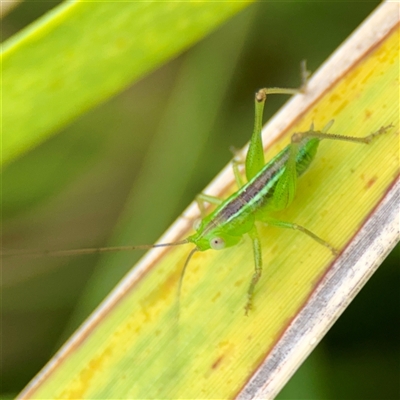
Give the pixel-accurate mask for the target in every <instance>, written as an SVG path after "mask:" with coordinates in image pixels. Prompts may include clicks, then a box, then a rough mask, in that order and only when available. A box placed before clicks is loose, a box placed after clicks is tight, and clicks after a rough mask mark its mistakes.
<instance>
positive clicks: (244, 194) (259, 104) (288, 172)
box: [36, 66, 392, 315]
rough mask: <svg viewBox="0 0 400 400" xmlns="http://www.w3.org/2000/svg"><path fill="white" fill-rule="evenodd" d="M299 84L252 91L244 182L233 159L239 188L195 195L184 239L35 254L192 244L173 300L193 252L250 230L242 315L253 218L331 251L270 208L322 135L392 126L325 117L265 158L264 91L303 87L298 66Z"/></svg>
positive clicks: (289, 195) (281, 202) (282, 205)
mask: <svg viewBox="0 0 400 400" xmlns="http://www.w3.org/2000/svg"><path fill="white" fill-rule="evenodd" d="M302 76H303V86H302V87H301V88H300V89H283V88H264V89H260V90H259V91H258V92H257V93H256V95H255V125H254V130H253V134H252V136H251V139H250V144H249V148H248V151H247V155H246V159H245V162H244V164H245V175H246V180H247V182H243V179H242V176H241V174H240V171H239V165H240V162H239V161H238V160H237V159H236V158H234V160H233V163H232V166H233V172H234V176H235V180H236V183H237V186H238V188H239V189H238V191H237V192H235V193H233V194H232V195H231V196H230V197H228V198H227V199H226V200H222V199H219V198H217V197H213V196H210V195H207V194H203V193H202V194H199V195H198V196H197V197H196V201H197V203H198V206H199V209H200V213H201V218H200V219H199V220H198V221H196V223H195V226H194V229H195V233H194V234H192V235H190V236H188V237H187V238H186V239H184V240H181V241H178V242H173V243H160V244H154V245H140V246H122V247H111V248H99V249H81V250H61V251H48V252H37V253H36V254H37V255H46V254H47V255H53V256H64V255H72V254H89V253H95V252H108V251H119V250H135V249H148V248H153V247H165V246H176V245H182V244H190V243H192V244H194V246H195V247H194V248H193V249H192V250H191V251H190V253H189V255H188V256H187V258H186V261H185V263H184V265H183V268H182V272H181V276H180V280H179V286H178V302H179V298H180V292H181V287H182V282H183V278H184V275H185V271H186V269H187V267H188V265H189V262H190V260H191V258H192V256H193V255H194V254H195V253H196V252H198V251H206V250H209V249H213V250H221V249H224V248H228V247H232V246H235V245H236V244H238V243H239V241H240V240H241V239H242V237H243V236H244V235H246V234H247V235H249V237H250V239H251V242H252V247H253V256H254V272H253V275H252V278H251V280H250V283H249V287H248V291H247V302H246V305H245V314H246V315H247V314H248V313H249V311H250V310H251V308H252V306H253V297H254V290H255V287H256V285H257V283H258V281H259V280H260V277H261V274H262V267H263V266H262V250H261V238H260V235H259V233H258V230H257V223H263V224H266V225H270V226H276V227H280V228H285V229H292V230H297V231H300V232H303V233H304V234H306V235H307V236H309V237H310V238H312V239H314V240H315V241H316V242H318V243H319V244H321V245H323V246H325V247H326V248H327V249H329V250H330V251H331V252H332V254H333V255H334V256H336V255H337V254H338V250H337V249H335V248H334V247H333V246H331V245H330V244H329V243H328V242H326V241H325V240H323V239H322V238H320V237H319V236H317V235H316V234H315V233H313V232H311V231H309V230H308V229H306V228H305V227H303V226H300V225H298V224H296V223H292V222H288V221H282V220H279V219H275V218H274V217H273V213H274V212H275V211H280V210H283V209H286V208H287V207H288V206H289V205H290V204H291V203H292V201H293V199H294V196H295V193H296V187H297V180H298V178H299V177H300V176H301V175H302V174H303V173H304V172H305V171H306V170H307V169H308V168H309V166H310V165H311V163H312V162H313V160H314V158H315V155H316V153H317V150H318V146H319V143H320V142H321V140H324V139H330V140H341V141H346V142H354V143H363V144H369V143H371V142H372V141H373V140H374V139H375V138H376V137H378V136H379V135H382V134H384V133H385V132H387V130H388V129H389V128H390V127H392V125H388V126H386V127H381V128H380V129H379V130H377V131H376V132H373V133H371V134H370V135H368V136H365V137H361V138H360V137H354V136H342V135H337V134H332V133H328V130H329V129H330V128H331V126H332V124H333V120H332V121H330V122H329V123H328V124H327V125H326V126H325V127H324V128H323V129H321V130H315V129H314V126H313V125H311V127H310V129H309V130H308V131H306V132H297V133H294V134H293V135H292V137H291V143H290V144H289V145H288V146H287V147H285V148H284V149H283V150H282V151H281V152H280V153H279V154H277V155H276V156H275V157H274V158H273V159H272V160H270V161H269V162H267V163H265V160H264V152H263V142H262V136H261V130H262V118H263V110H264V105H265V102H266V99H267V96H268V95H270V94H289V95H292V94H296V93H299V92H301V91H303V90H304V87H305V83H306V79H307V74H306V72H305V66H303V75H302ZM205 203H210V204H213V205H215V206H216V208H215V210H214V211H212V212H211V213H210V214H208V215H207V213H206V209H205V205H204V204H205Z"/></svg>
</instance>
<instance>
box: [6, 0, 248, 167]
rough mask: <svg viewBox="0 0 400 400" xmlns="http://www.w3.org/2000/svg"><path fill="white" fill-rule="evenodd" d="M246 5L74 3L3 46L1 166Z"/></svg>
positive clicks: (207, 3) (228, 3)
mask: <svg viewBox="0 0 400 400" xmlns="http://www.w3.org/2000/svg"><path fill="white" fill-rule="evenodd" d="M246 5H248V3H241V2H196V3H192V2H141V1H139V2H67V3H64V4H62V5H60V6H58V7H57V8H55V9H54V10H52V11H51V12H49V13H48V14H47V15H45V16H44V17H42V18H41V19H39V20H38V21H36V22H35V23H34V24H32V25H31V26H29V27H28V28H26V29H24V30H23V31H22V32H20V33H19V34H18V35H15V36H14V37H12V38H10V39H9V40H8V41H6V42H5V43H4V44H3V53H2V130H3V143H2V146H3V148H2V162H3V163H9V162H10V161H12V160H13V159H14V158H15V157H18V156H20V155H22V154H23V153H24V152H26V151H28V150H29V149H30V148H31V147H33V146H36V145H38V144H39V143H41V142H42V141H44V140H45V139H46V138H47V137H49V136H50V135H51V134H53V133H55V131H56V130H59V129H61V128H62V127H64V126H65V125H66V124H68V123H69V122H70V121H72V120H73V119H74V118H76V117H78V116H79V115H81V114H82V113H83V112H85V111H87V110H88V109H90V108H92V107H93V106H95V105H96V104H99V103H100V102H102V101H104V100H105V99H107V98H109V97H110V96H112V95H114V94H115V93H117V92H118V91H120V90H122V89H123V88H124V87H126V86H127V85H129V84H130V83H132V82H134V81H135V80H137V79H139V78H140V77H142V76H143V75H145V74H146V73H149V72H150V71H152V70H153V69H154V68H157V67H158V66H159V65H161V63H163V62H165V61H166V60H168V59H170V58H171V57H174V56H176V55H177V54H179V53H180V52H182V51H183V50H185V49H186V48H188V47H189V46H190V45H193V44H194V43H195V42H197V41H198V40H200V39H201V38H203V37H204V36H205V35H206V34H207V33H209V32H210V31H211V30H212V29H214V28H215V27H216V26H218V25H219V24H221V22H223V21H224V20H226V19H227V18H229V17H230V16H232V15H233V14H234V13H236V12H238V11H239V10H240V9H242V8H243V7H245V6H246Z"/></svg>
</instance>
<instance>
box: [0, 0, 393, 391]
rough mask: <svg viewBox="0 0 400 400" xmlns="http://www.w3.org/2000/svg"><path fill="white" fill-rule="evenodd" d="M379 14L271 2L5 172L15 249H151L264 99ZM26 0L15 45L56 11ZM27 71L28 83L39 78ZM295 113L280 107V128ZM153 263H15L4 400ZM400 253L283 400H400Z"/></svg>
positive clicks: (8, 296)
mask: <svg viewBox="0 0 400 400" xmlns="http://www.w3.org/2000/svg"><path fill="white" fill-rule="evenodd" d="M378 4H379V1H368V2H366V1H365V2H360V1H358V2H271V3H269V2H262V3H257V4H253V5H251V6H249V7H248V8H247V9H245V10H244V11H243V12H241V13H240V14H238V15H236V16H235V17H234V18H232V19H231V20H230V21H228V22H227V23H225V24H224V25H222V26H221V27H220V28H219V29H218V30H216V31H215V32H214V33H212V34H211V35H210V36H208V37H207V38H206V39H205V40H203V41H202V42H200V43H198V44H197V45H195V46H194V47H193V48H191V49H190V50H188V51H186V52H185V53H184V54H182V55H180V56H179V57H178V58H176V59H174V60H172V61H171V62H169V63H168V64H166V65H164V66H163V67H162V68H159V69H158V70H156V71H154V72H153V73H152V74H150V75H148V76H147V77H145V78H144V79H142V80H141V81H140V82H138V83H136V84H135V85H133V86H131V87H129V88H127V89H126V90H125V91H124V92H123V93H120V94H119V95H118V96H116V97H114V98H113V99H111V100H110V101H108V102H107V103H105V104H102V105H100V106H98V107H97V108H95V109H93V110H91V111H90V112H88V113H87V114H85V115H84V116H82V117H81V118H79V119H78V120H76V121H74V122H73V123H72V124H71V125H69V126H68V127H66V128H65V129H63V130H62V131H60V132H59V134H58V135H56V136H54V137H53V138H52V139H50V140H48V141H47V142H46V143H44V144H42V145H41V146H40V147H38V148H36V149H35V150H34V151H32V152H30V153H29V154H27V155H25V156H24V157H23V158H20V159H18V160H17V161H15V162H14V163H12V164H11V165H9V166H7V168H5V170H4V171H3V192H2V206H3V237H2V240H3V246H4V248H14V249H48V248H61V249H63V248H67V249H68V248H80V247H99V246H107V245H113V244H115V245H124V244H143V243H153V242H154V241H155V240H157V238H158V237H159V236H160V235H161V234H162V233H163V232H164V230H165V229H166V228H167V227H168V226H169V225H170V224H171V223H172V222H173V221H174V220H175V218H176V217H177V216H179V215H180V214H181V213H182V211H183V210H184V208H185V207H186V206H187V205H188V204H189V203H190V202H191V201H192V199H193V198H194V196H195V195H196V194H197V193H198V192H200V191H201V190H202V189H203V188H204V187H205V186H206V185H207V184H208V183H209V182H210V180H211V179H212V178H213V177H214V176H215V175H216V173H218V172H219V171H220V169H221V168H222V167H223V166H225V165H226V164H227V163H228V162H229V160H230V158H231V152H230V151H229V147H230V146H231V145H232V146H234V147H237V148H240V147H241V146H243V145H244V144H245V143H246V142H247V141H248V139H249V137H250V134H251V131H252V124H253V114H254V105H253V95H254V92H255V91H256V90H257V89H258V88H260V87H265V86H267V87H268V86H283V87H293V86H294V87H296V86H298V85H299V81H300V78H299V65H300V61H301V60H302V59H307V61H308V67H309V69H311V70H314V71H315V70H316V69H317V68H318V67H319V66H320V64H321V63H322V62H324V60H326V58H327V57H329V55H330V54H331V53H332V52H333V51H334V50H335V49H336V48H337V47H338V46H339V45H340V44H341V43H342V42H343V41H344V40H345V39H346V38H347V37H348V35H349V34H350V33H352V32H353V31H354V29H355V28H356V27H357V26H358V25H359V24H360V23H361V22H362V21H363V20H364V19H365V18H366V17H367V16H368V15H369V14H370V13H371V12H372V11H373V10H374V8H375V7H377V6H378ZM56 5H57V3H53V2H46V3H45V2H25V3H22V4H21V5H20V6H19V7H17V8H16V9H15V10H14V11H12V12H11V13H10V14H8V15H7V16H6V17H5V18H4V19H3V21H2V35H3V40H6V39H7V38H8V37H10V36H12V35H13V34H14V33H16V32H18V31H19V30H20V29H22V28H24V27H25V26H26V25H27V24H29V23H30V22H32V21H34V20H35V19H36V18H38V17H40V16H41V15H42V14H44V13H45V12H46V11H48V9H50V8H52V7H54V6H56ZM27 73H29V71H27ZM285 101H286V98H284V97H283V98H282V97H279V96H278V97H271V98H269V100H268V103H267V106H266V113H265V114H266V115H265V117H266V119H268V118H269V117H270V116H271V115H272V114H273V113H274V112H275V111H276V110H277V109H278V108H279V107H280V105H282V104H283V103H284V102H285ZM140 256H141V254H137V253H119V254H116V255H110V256H107V257H104V256H103V257H99V256H86V257H74V258H72V259H53V258H45V259H43V258H41V259H33V260H32V259H22V260H21V259H12V260H4V262H3V270H2V354H1V357H2V360H1V362H2V372H1V375H2V393H3V397H12V396H13V395H15V394H16V393H17V392H19V391H20V390H21V389H22V388H23V387H24V386H25V385H26V384H27V383H28V382H29V380H30V379H31V378H32V377H33V376H34V375H35V374H36V373H37V372H38V371H39V370H40V369H41V368H42V367H43V366H44V364H45V363H46V362H47V361H48V360H49V358H50V357H51V356H52V355H53V354H54V353H55V351H57V350H58V348H59V347H60V345H62V343H63V342H64V341H65V340H66V339H67V338H68V337H69V336H70V334H71V333H72V332H73V331H74V330H75V329H76V328H77V327H78V326H79V324H80V323H81V322H82V321H83V320H84V319H85V318H86V316H87V315H88V314H89V313H90V312H91V311H92V310H93V309H94V307H95V306H96V305H97V304H98V303H99V302H100V301H101V300H102V299H103V298H104V296H105V295H106V294H107V293H108V292H109V291H110V290H111V289H112V288H113V287H114V285H115V284H116V283H117V282H118V281H119V280H120V279H121V278H122V277H123V275H124V274H125V273H126V272H127V271H128V270H129V269H130V268H131V266H132V265H133V263H134V262H135V261H136V260H137V259H138V258H139V257H140ZM398 259H399V247H397V249H396V250H395V251H394V252H393V253H392V254H391V255H390V256H389V258H388V259H387V260H386V262H385V263H384V264H383V265H382V266H381V267H380V268H379V270H378V272H377V273H376V274H375V275H374V276H373V277H372V279H371V280H370V282H369V283H368V284H367V285H366V287H365V288H364V289H363V290H362V291H361V293H360V294H359V296H357V298H356V299H355V300H354V302H353V303H352V304H351V306H350V307H349V308H348V310H347V311H346V312H345V313H344V314H343V316H342V317H341V318H340V319H339V321H338V322H337V323H336V324H335V325H334V326H333V328H332V329H331V330H330V331H329V333H328V334H327V336H326V337H325V339H324V340H323V341H322V343H321V344H320V345H319V346H318V347H317V348H316V350H315V351H314V352H313V354H312V355H311V356H310V357H309V359H308V360H307V361H306V362H305V363H304V365H303V366H302V367H301V368H300V370H299V371H298V372H297V373H296V374H295V376H294V377H293V378H292V379H291V381H290V382H289V383H288V385H287V386H286V387H285V388H284V390H283V391H282V392H281V394H280V395H279V398H281V399H397V398H400V393H399V387H400V385H399V371H400V365H399V364H400V362H399V360H400V357H399V356H400V354H399V353H400V351H399V340H398V338H399V337H400V329H399V313H400V310H399V308H400V302H399V294H398V293H399V283H400V273H399V270H398V268H396V267H397V264H396V261H398Z"/></svg>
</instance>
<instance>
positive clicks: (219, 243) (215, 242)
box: [210, 237, 225, 250]
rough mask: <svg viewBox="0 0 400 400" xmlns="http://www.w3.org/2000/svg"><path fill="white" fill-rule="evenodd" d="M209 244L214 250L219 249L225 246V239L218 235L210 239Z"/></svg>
mask: <svg viewBox="0 0 400 400" xmlns="http://www.w3.org/2000/svg"><path fill="white" fill-rule="evenodd" d="M210 246H211V248H212V249H214V250H221V249H223V248H225V240H224V239H222V238H220V237H215V238H212V239H211V240H210Z"/></svg>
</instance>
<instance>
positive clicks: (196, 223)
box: [193, 218, 201, 231]
mask: <svg viewBox="0 0 400 400" xmlns="http://www.w3.org/2000/svg"><path fill="white" fill-rule="evenodd" d="M200 225H201V218H196V219H195V220H194V222H193V229H194V230H195V231H197V230H199V228H200Z"/></svg>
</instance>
